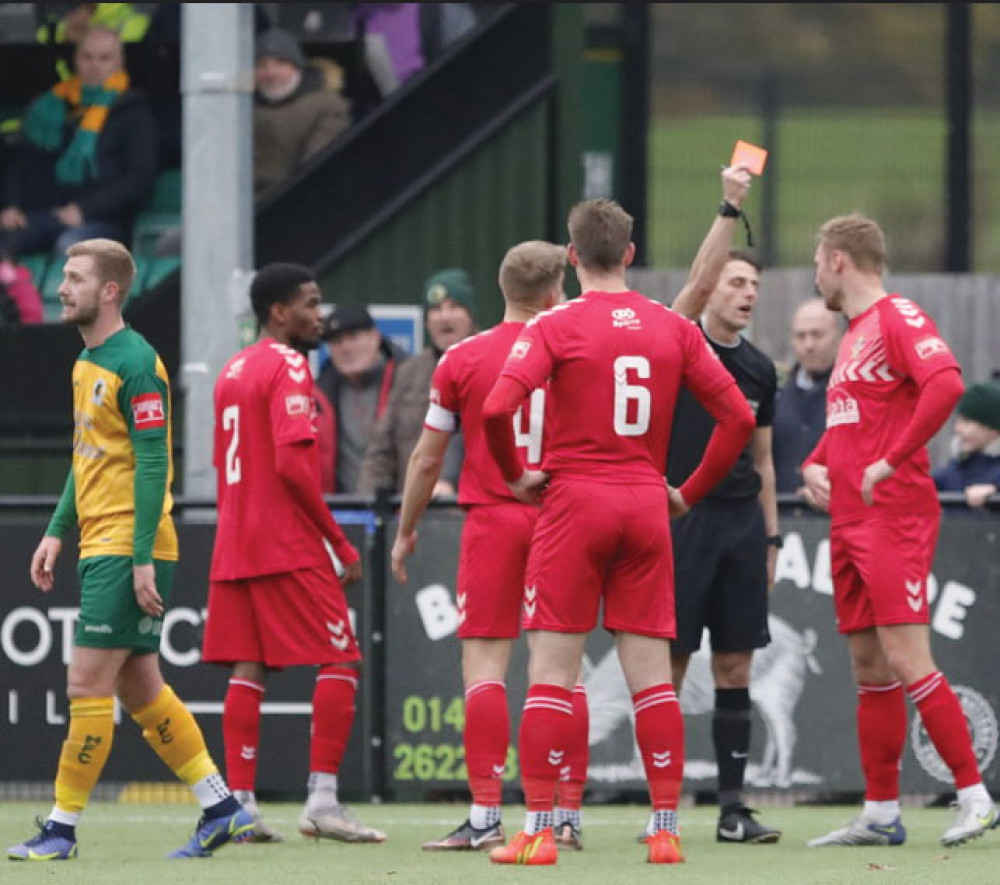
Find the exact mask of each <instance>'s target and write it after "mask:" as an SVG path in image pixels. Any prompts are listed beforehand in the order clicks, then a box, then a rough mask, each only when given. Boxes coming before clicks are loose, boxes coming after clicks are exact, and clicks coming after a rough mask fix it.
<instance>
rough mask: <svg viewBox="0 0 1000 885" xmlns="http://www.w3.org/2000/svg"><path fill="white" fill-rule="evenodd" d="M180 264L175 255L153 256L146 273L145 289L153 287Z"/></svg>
mask: <svg viewBox="0 0 1000 885" xmlns="http://www.w3.org/2000/svg"><path fill="white" fill-rule="evenodd" d="M180 266H181V260H180V258H179V257H178V256H176V255H168V256H164V257H162V258H154V259H153V260H152V262H151V264H150V267H149V273H148V274H147V275H146V286H145V288H146V289H155V288H156V287H157V286H158V285H159V284H160V283H162V282H163V281H164V280H165V279H166V278H167V277H169V276H170V275H171V274H172V273H173V272H174V271H175V270H177V268H179V267H180Z"/></svg>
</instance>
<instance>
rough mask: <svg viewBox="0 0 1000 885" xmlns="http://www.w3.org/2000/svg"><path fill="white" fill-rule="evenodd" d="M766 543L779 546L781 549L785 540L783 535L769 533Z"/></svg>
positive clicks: (765, 539) (769, 545)
mask: <svg viewBox="0 0 1000 885" xmlns="http://www.w3.org/2000/svg"><path fill="white" fill-rule="evenodd" d="M764 543H765V544H767V546H768V547H777V548H778V549H779V550H780V549H781V548H782V547H784V546H785V540H784V538H782V537H781V535H768V536H767V537H766V538H764Z"/></svg>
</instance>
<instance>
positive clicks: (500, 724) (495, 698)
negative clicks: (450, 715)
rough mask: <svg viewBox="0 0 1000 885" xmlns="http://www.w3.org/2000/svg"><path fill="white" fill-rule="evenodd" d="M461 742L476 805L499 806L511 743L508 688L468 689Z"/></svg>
mask: <svg viewBox="0 0 1000 885" xmlns="http://www.w3.org/2000/svg"><path fill="white" fill-rule="evenodd" d="M462 741H463V743H464V744H465V764H466V767H467V768H468V770H469V788H470V789H471V790H472V801H473V803H474V804H476V805H499V804H500V794H501V792H502V791H503V780H502V778H503V772H504V766H505V765H506V762H507V746H508V744H509V743H510V715H509V713H508V712H507V689H506V687H505V686H504V684H503V683H502V682H499V681H485V682H477V683H475V684H474V685H470V686H469V687H468V688H467V689H466V691H465V730H464V732H463V734H462Z"/></svg>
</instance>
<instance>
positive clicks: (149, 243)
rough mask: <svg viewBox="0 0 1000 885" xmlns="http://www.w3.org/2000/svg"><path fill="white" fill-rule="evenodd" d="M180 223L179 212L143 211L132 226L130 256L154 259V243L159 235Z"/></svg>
mask: <svg viewBox="0 0 1000 885" xmlns="http://www.w3.org/2000/svg"><path fill="white" fill-rule="evenodd" d="M180 223H181V214H180V212H152V211H149V210H143V211H142V212H140V213H139V214H138V215H137V216H136V218H135V224H134V225H133V226H132V254H133V255H134V256H135V257H136V258H139V257H143V258H154V257H156V241H157V240H158V239H159V237H160V234H162V233H163V232H164V231H165V230H168V229H169V228H172V227H177V226H178V225H179V224H180Z"/></svg>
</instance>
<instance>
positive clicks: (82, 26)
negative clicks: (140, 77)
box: [35, 3, 171, 43]
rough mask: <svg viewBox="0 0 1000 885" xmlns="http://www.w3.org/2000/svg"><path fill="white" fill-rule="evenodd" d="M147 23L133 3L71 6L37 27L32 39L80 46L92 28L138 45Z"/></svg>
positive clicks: (143, 14) (147, 19)
mask: <svg viewBox="0 0 1000 885" xmlns="http://www.w3.org/2000/svg"><path fill="white" fill-rule="evenodd" d="M158 5H171V4H158ZM149 21H150V17H149V16H148V15H147V14H146V13H144V12H142V11H140V10H139V9H136V4H134V3H72V4H70V9H69V10H68V11H67V12H66V13H65V14H64V15H63V16H62V17H61V18H58V19H49V20H48V21H45V22H43V23H42V24H41V25H39V27H38V32H37V33H36V35H35V36H36V38H37V39H38V42H39V43H79V42H80V40H82V39H83V37H84V36H86V33H87V31H88V30H90V29H91V28H107V29H108V30H109V31H114V32H115V33H116V34H117V35H118V36H119V37H120V38H121V40H122V42H123V43H138V42H139V41H140V40H142V38H143V37H145V36H146V31H147V30H148V29H149Z"/></svg>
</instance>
